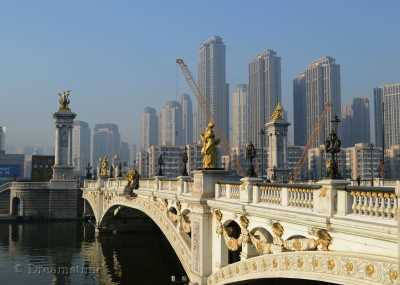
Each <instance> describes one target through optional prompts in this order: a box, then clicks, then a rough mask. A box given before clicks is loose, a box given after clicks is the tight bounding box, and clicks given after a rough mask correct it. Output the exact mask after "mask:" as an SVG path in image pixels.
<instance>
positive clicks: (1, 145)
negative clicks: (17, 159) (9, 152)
mask: <svg viewBox="0 0 400 285" xmlns="http://www.w3.org/2000/svg"><path fill="white" fill-rule="evenodd" d="M5 153H6V127H2V126H0V154H5Z"/></svg>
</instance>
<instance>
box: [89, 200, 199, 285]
mask: <svg viewBox="0 0 400 285" xmlns="http://www.w3.org/2000/svg"><path fill="white" fill-rule="evenodd" d="M84 198H85V199H86V200H87V201H88V203H89V204H91V207H92V209H97V210H95V211H94V214H95V218H96V224H97V225H101V224H102V221H103V219H104V217H106V215H107V213H108V212H109V210H113V209H115V208H116V207H118V206H123V207H128V208H133V209H136V210H139V211H141V212H143V213H144V214H145V215H146V216H148V217H149V218H150V219H151V220H152V221H153V222H154V223H155V224H156V225H157V226H158V227H159V229H160V230H161V232H162V233H163V234H164V236H165V237H166V239H167V240H168V242H169V243H170V245H171V247H172V248H173V250H174V251H175V253H176V255H177V257H178V259H179V260H180V262H181V264H182V267H183V268H184V270H185V272H186V274H187V276H188V277H189V279H190V280H192V279H194V274H193V272H192V270H191V267H192V260H191V249H190V244H187V242H185V240H184V238H183V237H182V236H181V235H180V233H179V229H178V228H177V225H176V224H175V223H174V222H173V221H171V219H170V218H169V217H168V208H167V207H166V205H165V203H164V202H163V201H159V200H156V201H155V200H149V199H148V198H147V199H146V198H143V197H136V198H134V199H126V198H125V197H121V196H110V197H108V196H107V197H105V198H104V199H97V198H99V197H96V196H95V195H91V194H90V193H87V194H86V195H84ZM97 201H99V203H100V204H97V203H96V202H97ZM100 201H101V202H100Z"/></svg>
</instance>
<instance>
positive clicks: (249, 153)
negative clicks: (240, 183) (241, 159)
mask: <svg viewBox="0 0 400 285" xmlns="http://www.w3.org/2000/svg"><path fill="white" fill-rule="evenodd" d="M246 157H247V160H248V161H249V167H248V169H247V176H248V177H256V172H255V170H254V165H253V160H254V158H255V157H256V148H255V147H254V145H253V143H252V142H250V144H248V145H247V147H246Z"/></svg>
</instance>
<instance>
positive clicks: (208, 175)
mask: <svg viewBox="0 0 400 285" xmlns="http://www.w3.org/2000/svg"><path fill="white" fill-rule="evenodd" d="M228 173H229V172H228V171H226V170H224V169H201V170H195V171H193V174H194V185H193V191H192V196H193V197H196V198H214V197H215V184H216V183H217V182H218V181H222V180H223V179H224V178H226V176H227V175H228Z"/></svg>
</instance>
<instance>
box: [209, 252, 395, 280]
mask: <svg viewBox="0 0 400 285" xmlns="http://www.w3.org/2000/svg"><path fill="white" fill-rule="evenodd" d="M397 270H398V268H397V264H396V260H395V259H394V258H382V257H378V256H376V255H368V254H354V253H348V252H331V251H326V252H321V251H308V252H306V251H304V252H282V253H279V254H265V255H260V256H257V257H252V258H249V259H247V260H244V261H240V262H236V263H233V264H229V265H227V266H225V267H223V268H221V269H220V270H218V271H216V272H214V273H213V274H212V275H211V276H209V277H208V280H207V284H208V285H223V284H235V283H238V282H242V281H250V280H259V279H271V278H273V279H275V278H290V279H301V280H311V281H322V282H329V283H333V284H354V285H359V284H365V285H372V284H373V285H377V284H397V282H398V278H399V276H398V273H397Z"/></svg>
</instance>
